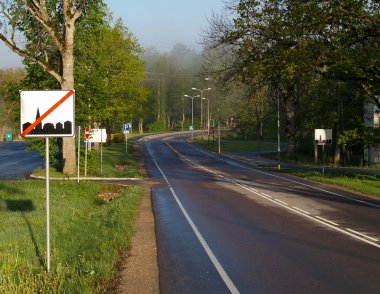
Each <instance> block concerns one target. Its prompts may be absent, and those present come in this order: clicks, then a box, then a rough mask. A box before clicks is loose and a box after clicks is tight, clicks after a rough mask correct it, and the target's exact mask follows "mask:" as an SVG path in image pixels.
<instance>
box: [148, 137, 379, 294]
mask: <svg viewBox="0 0 380 294" xmlns="http://www.w3.org/2000/svg"><path fill="white" fill-rule="evenodd" d="M145 146H146V165H147V168H148V172H149V175H150V176H151V177H152V178H154V179H155V180H158V181H159V182H160V184H158V185H157V186H156V187H155V188H154V189H153V192H152V199H153V210H154V214H155V220H156V235H157V247H158V265H159V270H160V290H161V293H229V292H231V293H380V274H379V273H380V254H379V253H380V241H379V240H380V201H378V200H373V199H369V198H366V197H362V196H359V195H356V194H353V193H349V192H346V191H343V190H338V189H332V188H330V187H329V186H325V185H323V184H315V183H312V182H309V181H306V180H301V179H298V178H296V177H292V176H288V175H284V174H280V173H277V172H271V171H266V170H263V169H257V168H254V167H253V166H250V165H248V164H247V163H245V162H237V161H234V160H231V159H226V158H223V157H219V156H216V155H214V154H211V153H208V152H205V151H204V150H201V149H199V148H197V147H194V146H192V145H191V144H189V143H187V142H185V141H184V140H182V139H181V138H177V139H176V138H174V137H173V138H170V137H166V138H165V137H161V138H156V139H155V138H150V139H149V138H147V141H146V142H145Z"/></svg>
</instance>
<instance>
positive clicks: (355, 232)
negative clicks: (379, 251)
mask: <svg viewBox="0 0 380 294" xmlns="http://www.w3.org/2000/svg"><path fill="white" fill-rule="evenodd" d="M346 230H347V231H350V232H351V233H354V234H358V235H359V236H362V237H364V238H367V239H369V240H372V241H374V242H379V239H375V238H372V237H370V236H367V235H365V234H363V233H360V232H358V231H355V230H351V229H349V228H346Z"/></svg>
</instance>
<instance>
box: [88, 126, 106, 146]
mask: <svg viewBox="0 0 380 294" xmlns="http://www.w3.org/2000/svg"><path fill="white" fill-rule="evenodd" d="M89 141H90V142H92V143H106V142H107V132H106V129H92V130H91V136H90V139H89Z"/></svg>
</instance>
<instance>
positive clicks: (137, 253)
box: [116, 148, 160, 294]
mask: <svg viewBox="0 0 380 294" xmlns="http://www.w3.org/2000/svg"><path fill="white" fill-rule="evenodd" d="M137 152H138V153H139V155H141V153H140V152H141V148H139V149H138V150H137ZM139 158H140V168H141V171H142V173H143V174H144V175H145V176H147V172H146V170H145V167H144V164H143V162H142V159H143V156H140V157H139ZM147 186H151V184H148V185H147ZM116 293H118V294H124V293H128V294H134V293H139V294H144V293H147V294H155V293H160V290H159V278H158V265H157V244H156V232H155V223H154V216H153V210H152V201H151V188H150V187H145V188H144V194H143V197H142V201H141V204H140V207H139V215H138V217H137V219H136V222H135V235H134V237H133V238H132V242H131V249H130V250H129V251H128V255H127V258H126V259H125V261H124V262H123V263H122V266H121V273H120V282H119V285H118V287H117V290H116Z"/></svg>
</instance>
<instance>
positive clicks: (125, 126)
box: [123, 123, 132, 134]
mask: <svg viewBox="0 0 380 294" xmlns="http://www.w3.org/2000/svg"><path fill="white" fill-rule="evenodd" d="M130 130H132V123H126V124H123V132H124V134H129V131H130Z"/></svg>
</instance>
